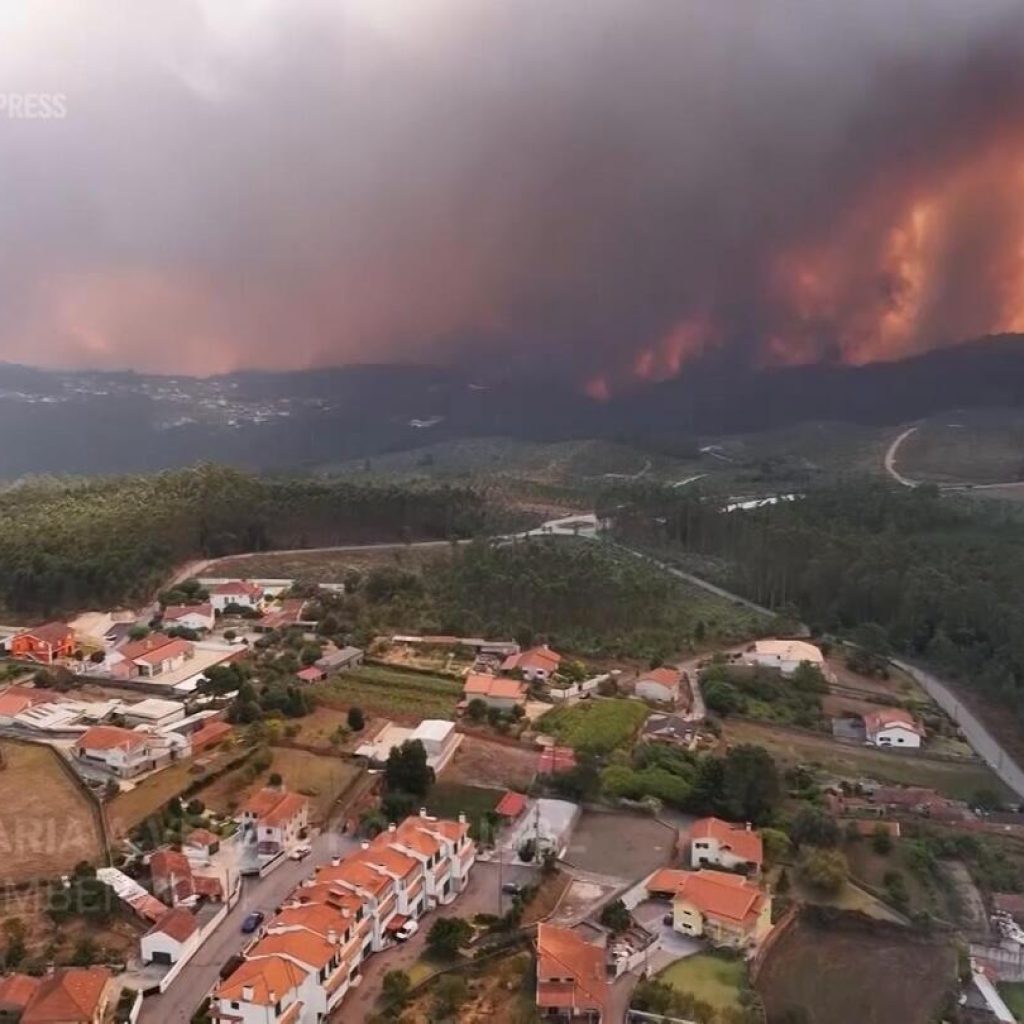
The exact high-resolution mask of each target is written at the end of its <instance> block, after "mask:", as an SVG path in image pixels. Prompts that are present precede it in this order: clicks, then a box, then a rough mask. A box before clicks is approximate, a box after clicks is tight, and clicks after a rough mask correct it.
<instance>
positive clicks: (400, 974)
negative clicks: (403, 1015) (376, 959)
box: [380, 971, 412, 1014]
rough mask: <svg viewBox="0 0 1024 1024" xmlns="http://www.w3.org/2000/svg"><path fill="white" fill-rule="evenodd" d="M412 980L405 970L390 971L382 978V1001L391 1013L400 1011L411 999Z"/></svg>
mask: <svg viewBox="0 0 1024 1024" xmlns="http://www.w3.org/2000/svg"><path fill="white" fill-rule="evenodd" d="M411 987H412V982H411V981H410V979H409V975H408V974H406V973H405V971H388V972H387V973H385V975H384V977H383V979H382V980H381V990H380V1001H381V1003H383V1005H384V1007H385V1009H387V1010H388V1011H390V1012H391V1013H395V1014H397V1013H399V1012H400V1011H401V1010H402V1008H403V1007H404V1006H405V1004H406V1002H407V1001H408V999H409V989H410V988H411Z"/></svg>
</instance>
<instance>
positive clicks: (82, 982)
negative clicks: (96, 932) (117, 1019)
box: [21, 967, 111, 1024]
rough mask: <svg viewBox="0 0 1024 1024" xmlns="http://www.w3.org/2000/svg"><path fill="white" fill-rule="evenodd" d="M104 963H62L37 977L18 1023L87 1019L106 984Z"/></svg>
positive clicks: (55, 1023)
mask: <svg viewBox="0 0 1024 1024" xmlns="http://www.w3.org/2000/svg"><path fill="white" fill-rule="evenodd" d="M110 980H111V974H110V971H108V970H107V969H106V968H105V967H66V968H64V969H63V970H59V971H54V973H53V974H51V975H48V976H47V977H45V978H41V979H40V981H39V987H38V988H37V989H36V991H35V993H34V995H33V996H32V998H31V999H30V1000H29V1003H28V1006H27V1007H26V1008H25V1012H24V1013H23V1014H22V1017H21V1020H22V1024H71V1022H74V1024H78V1022H79V1021H82V1022H91V1021H92V1019H93V1017H94V1016H95V1015H96V1013H97V1012H98V1010H99V1007H100V1004H101V1003H102V1002H103V997H104V995H105V993H106V991H107V986H108V985H109V984H110Z"/></svg>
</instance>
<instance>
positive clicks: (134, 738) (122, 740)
mask: <svg viewBox="0 0 1024 1024" xmlns="http://www.w3.org/2000/svg"><path fill="white" fill-rule="evenodd" d="M72 750H73V751H74V753H75V756H76V757H80V758H81V759H82V760H83V761H88V762H90V763H91V764H94V765H100V766H102V767H103V768H106V769H107V771H109V772H112V773H113V774H114V775H117V776H119V777H120V778H122V779H129V778H131V777H132V776H134V775H139V774H141V773H142V772H146V771H152V770H153V769H154V768H158V767H159V766H160V765H162V764H166V763H167V762H168V761H170V760H171V744H170V742H169V741H168V739H167V738H166V737H163V736H157V735H155V734H154V733H150V732H145V731H143V730H141V729H122V728H121V727H120V726H116V725H94V726H93V727H92V728H91V729H86V731H85V732H84V733H82V735H81V736H79V737H78V739H76V740H75V742H74V745H73V747H72Z"/></svg>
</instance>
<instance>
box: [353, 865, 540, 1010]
mask: <svg viewBox="0 0 1024 1024" xmlns="http://www.w3.org/2000/svg"><path fill="white" fill-rule="evenodd" d="M536 875H537V870H536V868H527V867H518V866H514V865H511V864H504V865H499V864H496V863H494V864H492V863H487V862H484V861H477V863H476V864H475V865H474V866H473V870H472V872H471V873H470V876H469V885H468V886H467V887H466V891H465V892H464V893H462V895H460V896H459V897H458V899H456V900H455V902H454V903H450V904H449V905H448V906H446V907H439V908H438V909H437V910H432V911H431V912H430V913H429V914H425V915H424V916H423V918H422V920H421V921H420V930H419V931H418V932H417V933H416V934H415V935H414V936H413V937H412V938H411V939H409V940H408V942H403V943H397V944H396V945H394V946H392V947H390V948H389V949H385V950H383V951H382V952H380V953H372V954H371V955H370V957H369V959H367V960H366V961H365V962H364V963H363V965H362V967H361V968H360V971H361V972H362V981H361V982H360V983H359V985H358V987H356V988H354V989H351V990H350V991H349V993H348V995H346V996H345V998H344V999H343V1000H342V1001H341V1005H340V1006H339V1007H338V1008H337V1009H336V1010H335V1011H334V1014H333V1019H334V1020H336V1021H339V1022H341V1021H362V1020H368V1019H369V1018H370V1016H371V1015H372V1014H373V1010H374V1004H375V1003H376V1002H377V996H378V995H379V994H380V988H381V982H382V981H383V978H384V975H385V974H387V972H388V971H407V970H409V968H410V967H412V965H413V964H414V963H415V962H416V961H417V960H419V959H420V957H421V956H423V953H424V951H425V949H426V946H427V932H429V931H430V927H431V925H432V924H433V923H434V921H435V920H436V919H437V918H439V917H462V918H465V919H466V920H471V919H472V918H473V917H474V916H475V915H476V914H497V915H501V914H504V913H505V912H506V911H507V910H508V909H509V906H510V902H509V900H510V898H509V897H508V896H503V895H502V892H501V883H502V882H519V883H520V884H525V883H528V882H532V881H534V880H535V879H536Z"/></svg>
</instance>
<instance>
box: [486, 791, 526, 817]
mask: <svg viewBox="0 0 1024 1024" xmlns="http://www.w3.org/2000/svg"><path fill="white" fill-rule="evenodd" d="M526 804H527V800H526V797H525V796H523V794H522V793H516V792H514V791H513V790H511V789H510V790H508V792H507V793H505V795H504V796H503V797H502V798H501V799H500V800H499V801H498V806H497V807H495V808H494V813H495V814H497V815H498V817H500V818H504V819H505V821H506V822H509V823H510V822H513V821H516V820H517V819H518V818H519V817H520V815H522V813H523V811H525V810H526Z"/></svg>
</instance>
